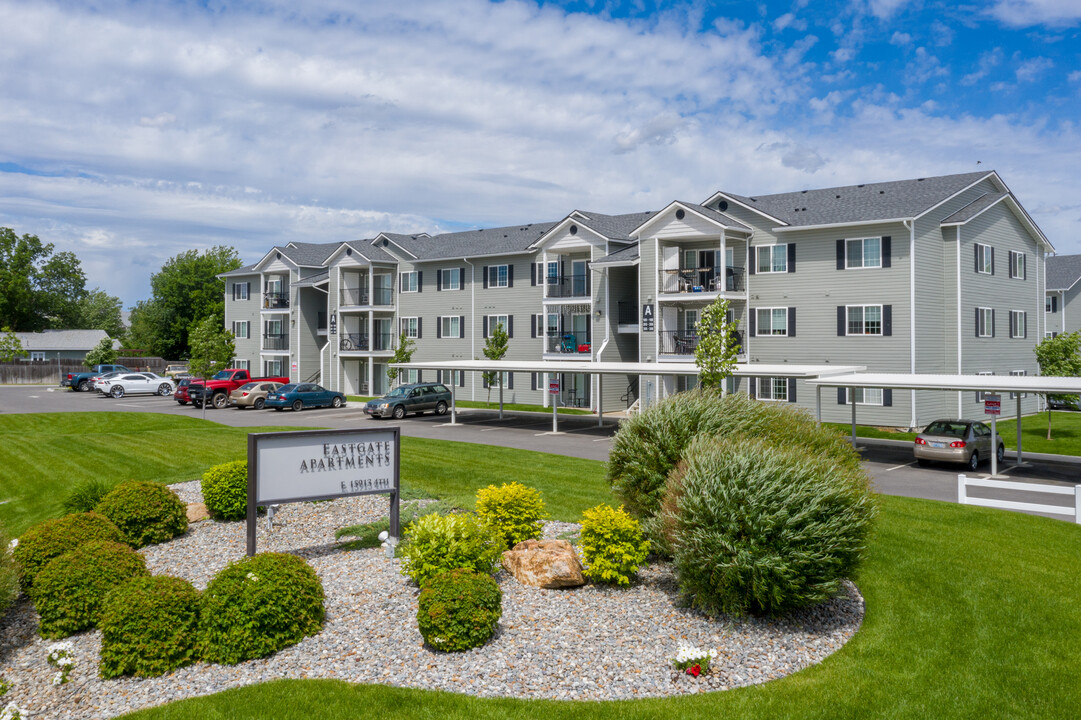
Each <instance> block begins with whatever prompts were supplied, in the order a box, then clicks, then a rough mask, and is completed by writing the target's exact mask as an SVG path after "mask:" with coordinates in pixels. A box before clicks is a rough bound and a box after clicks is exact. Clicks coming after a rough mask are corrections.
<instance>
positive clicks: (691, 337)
mask: <svg viewBox="0 0 1081 720" xmlns="http://www.w3.org/2000/svg"><path fill="white" fill-rule="evenodd" d="M660 336H661V355H694V349H695V348H696V347H698V340H699V336H698V335H696V334H695V333H685V332H679V331H678V330H675V331H673V330H662V331H661V332H660ZM736 343H737V346H738V348H737V350H736V354H737V355H740V354H742V353H743V335H742V334H740V333H738V332H737V333H736Z"/></svg>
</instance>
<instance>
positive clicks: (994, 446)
mask: <svg viewBox="0 0 1081 720" xmlns="http://www.w3.org/2000/svg"><path fill="white" fill-rule="evenodd" d="M983 414H984V415H990V416H991V477H994V476H996V475H998V425H997V423H996V420H998V416H999V415H1001V414H1002V396H1001V395H984V396H983Z"/></svg>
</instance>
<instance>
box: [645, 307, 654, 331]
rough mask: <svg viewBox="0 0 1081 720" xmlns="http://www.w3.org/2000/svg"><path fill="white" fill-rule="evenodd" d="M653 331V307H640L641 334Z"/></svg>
mask: <svg viewBox="0 0 1081 720" xmlns="http://www.w3.org/2000/svg"><path fill="white" fill-rule="evenodd" d="M652 331H653V306H652V305H643V306H642V332H652Z"/></svg>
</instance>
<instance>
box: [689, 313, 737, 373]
mask: <svg viewBox="0 0 1081 720" xmlns="http://www.w3.org/2000/svg"><path fill="white" fill-rule="evenodd" d="M738 326H739V321H738V320H731V321H730V320H728V301H727V300H724V299H722V298H717V299H716V300H714V301H713V304H712V305H710V306H709V307H707V308H706V309H705V310H703V311H702V317H701V319H700V320H699V321H698V324H697V325H696V326H695V329H696V330H697V331H698V343H697V344H696V345H695V346H694V362H695V364H696V365H698V380H699V382H700V383H701V384H702V386H703V387H711V388H717V389H720V388H721V387H722V385H723V384H724V380H725V378H727V377H728V376H729V375H731V374H732V369H733V368H734V367H735V366H736V356H737V355H738V353H739V336H738V335H737V333H736V328H737V327H738Z"/></svg>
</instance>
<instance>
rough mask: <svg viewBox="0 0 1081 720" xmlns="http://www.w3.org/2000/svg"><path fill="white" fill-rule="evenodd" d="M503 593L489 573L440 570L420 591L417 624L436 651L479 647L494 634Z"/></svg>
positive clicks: (453, 650)
mask: <svg viewBox="0 0 1081 720" xmlns="http://www.w3.org/2000/svg"><path fill="white" fill-rule="evenodd" d="M502 615H503V593H502V591H501V590H500V589H499V585H497V584H496V582H495V580H493V579H492V577H491V576H490V575H485V574H483V573H478V572H475V571H473V570H470V569H469V568H458V569H456V570H451V571H449V572H445V573H441V574H439V575H436V576H435V577H433V578H432V579H431V581H430V582H429V583H428V584H427V585H426V586H425V587H424V589H423V590H421V591H420V602H419V606H418V609H417V625H418V626H419V627H420V634H421V635H423V636H424V640H425V642H427V643H428V644H429V645H431V646H432V647H433V648H435V649H436V650H443V651H446V652H455V651H460V650H469V649H470V648H475V647H480V646H481V645H483V644H484V643H486V642H488V640H489V639H491V637H492V635H494V634H495V629H496V625H498V623H499V618H500V617H501V616H502Z"/></svg>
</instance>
